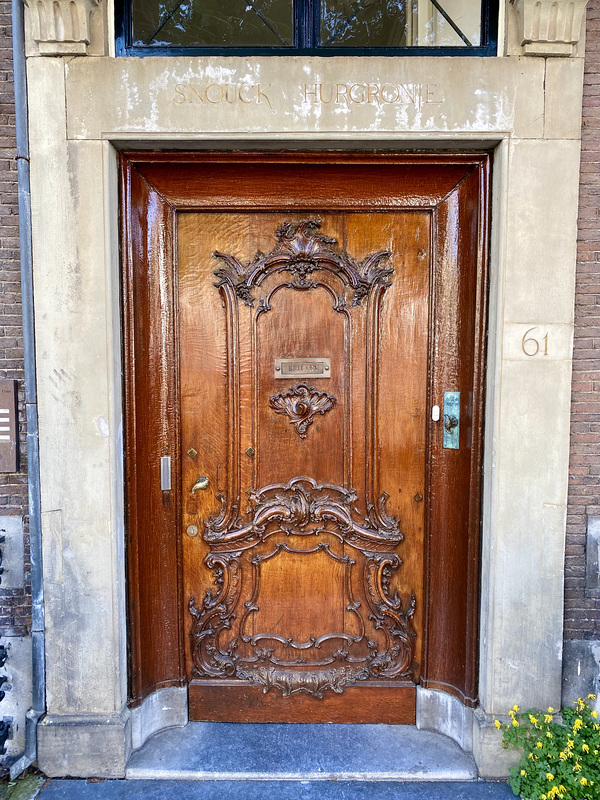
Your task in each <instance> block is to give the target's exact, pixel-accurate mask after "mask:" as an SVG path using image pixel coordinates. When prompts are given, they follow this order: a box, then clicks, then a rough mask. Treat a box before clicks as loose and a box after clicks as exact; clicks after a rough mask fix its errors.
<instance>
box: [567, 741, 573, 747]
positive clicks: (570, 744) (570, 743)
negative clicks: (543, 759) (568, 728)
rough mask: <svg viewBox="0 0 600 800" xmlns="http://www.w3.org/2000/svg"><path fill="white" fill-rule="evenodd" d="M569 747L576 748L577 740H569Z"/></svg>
mask: <svg viewBox="0 0 600 800" xmlns="http://www.w3.org/2000/svg"><path fill="white" fill-rule="evenodd" d="M567 747H575V740H574V739H567Z"/></svg>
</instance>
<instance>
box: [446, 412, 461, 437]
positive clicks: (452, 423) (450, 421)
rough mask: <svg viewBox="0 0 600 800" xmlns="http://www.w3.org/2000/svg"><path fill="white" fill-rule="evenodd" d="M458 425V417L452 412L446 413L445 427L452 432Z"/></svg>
mask: <svg viewBox="0 0 600 800" xmlns="http://www.w3.org/2000/svg"><path fill="white" fill-rule="evenodd" d="M457 425H458V417H454V416H452V415H451V414H444V428H446V430H447V431H448V433H450V432H451V431H452V430H453V429H454V428H456V426H457Z"/></svg>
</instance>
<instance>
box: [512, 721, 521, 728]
mask: <svg viewBox="0 0 600 800" xmlns="http://www.w3.org/2000/svg"><path fill="white" fill-rule="evenodd" d="M512 724H513V726H514V727H515V728H518V727H519V721H518V720H516V719H513V721H512Z"/></svg>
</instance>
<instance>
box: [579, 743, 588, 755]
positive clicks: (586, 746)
mask: <svg viewBox="0 0 600 800" xmlns="http://www.w3.org/2000/svg"><path fill="white" fill-rule="evenodd" d="M581 749H582V750H583V752H584V753H589V752H590V746H589V744H586V743H585V742H584V743H583V744H582V745H581Z"/></svg>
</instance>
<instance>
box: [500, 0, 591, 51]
mask: <svg viewBox="0 0 600 800" xmlns="http://www.w3.org/2000/svg"><path fill="white" fill-rule="evenodd" d="M510 1H511V3H512V4H513V5H514V6H515V8H516V9H517V11H518V14H519V36H520V39H521V46H522V47H523V53H524V55H527V56H563V57H568V56H572V55H573V51H574V46H575V45H576V44H577V42H578V41H579V37H580V36H581V30H582V22H583V17H584V14H585V7H586V5H587V2H588V0H510Z"/></svg>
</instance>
